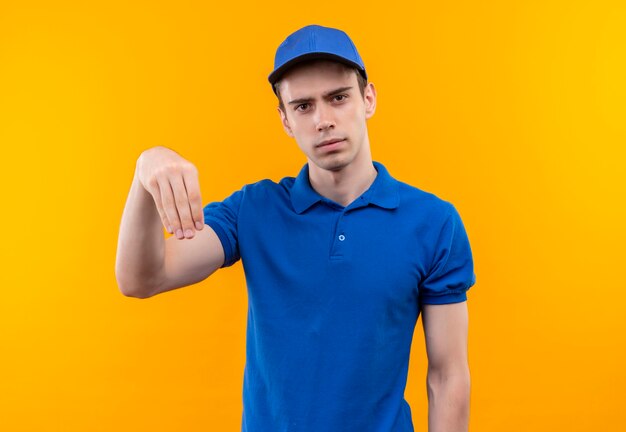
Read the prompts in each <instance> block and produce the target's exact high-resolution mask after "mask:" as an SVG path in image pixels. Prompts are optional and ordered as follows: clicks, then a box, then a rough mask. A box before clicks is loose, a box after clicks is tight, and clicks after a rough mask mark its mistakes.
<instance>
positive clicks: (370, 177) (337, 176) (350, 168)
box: [309, 152, 377, 207]
mask: <svg viewBox="0 0 626 432" xmlns="http://www.w3.org/2000/svg"><path fill="white" fill-rule="evenodd" d="M361 154H362V155H363V157H357V158H356V159H354V160H353V161H352V162H351V163H350V164H349V165H346V166H345V167H343V168H341V169H340V170H336V171H331V170H326V169H322V168H320V167H318V166H317V165H315V164H314V163H312V162H311V160H309V182H310V183H311V186H312V187H313V189H315V190H316V191H317V193H319V194H320V195H322V196H323V197H325V198H328V199H330V200H332V201H334V202H336V203H337V204H340V205H342V206H344V207H347V206H348V205H350V203H351V202H352V201H354V200H355V199H357V198H358V197H359V196H361V194H363V192H365V191H366V190H367V189H369V187H370V186H371V185H372V183H373V182H374V179H376V175H377V171H376V168H374V164H373V163H372V157H371V155H370V154H369V153H368V152H361Z"/></svg>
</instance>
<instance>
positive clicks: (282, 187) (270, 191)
mask: <svg viewBox="0 0 626 432" xmlns="http://www.w3.org/2000/svg"><path fill="white" fill-rule="evenodd" d="M294 182H295V177H283V178H281V179H280V180H279V181H275V180H273V179H270V178H264V179H261V180H257V181H255V182H252V183H247V184H245V185H244V186H243V187H242V188H241V190H240V191H239V192H240V193H242V198H243V199H244V200H245V201H254V202H259V201H262V202H265V203H268V202H269V201H271V200H274V199H277V198H280V197H283V198H284V197H286V196H288V195H289V191H290V189H291V188H292V187H293V184H294Z"/></svg>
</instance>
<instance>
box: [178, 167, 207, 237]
mask: <svg viewBox="0 0 626 432" xmlns="http://www.w3.org/2000/svg"><path fill="white" fill-rule="evenodd" d="M183 182H184V184H185V189H186V190H187V197H188V198H189V207H190V208H191V217H192V218H193V220H194V223H195V226H196V229H197V230H201V229H202V228H203V227H204V212H203V211H202V197H201V196H200V183H199V182H198V172H197V171H196V170H192V171H183Z"/></svg>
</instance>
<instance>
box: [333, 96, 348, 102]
mask: <svg viewBox="0 0 626 432" xmlns="http://www.w3.org/2000/svg"><path fill="white" fill-rule="evenodd" d="M346 97H347V96H346V95H335V96H333V99H335V100H336V101H337V102H341V101H343V100H345V99H346ZM337 98H339V99H337Z"/></svg>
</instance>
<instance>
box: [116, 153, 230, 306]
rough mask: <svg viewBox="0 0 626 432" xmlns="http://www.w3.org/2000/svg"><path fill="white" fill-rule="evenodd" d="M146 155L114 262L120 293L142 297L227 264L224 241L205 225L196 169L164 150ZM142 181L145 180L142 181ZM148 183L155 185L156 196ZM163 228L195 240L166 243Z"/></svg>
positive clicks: (194, 280)
mask: <svg viewBox="0 0 626 432" xmlns="http://www.w3.org/2000/svg"><path fill="white" fill-rule="evenodd" d="M144 153H145V155H144V154H142V157H140V159H139V160H138V166H137V170H136V171H135V176H134V178H133V182H132V185H131V188H130V192H129V195H128V198H127V201H126V206H125V208H124V213H123V215H122V221H121V224H120V232H119V238H118V244H117V256H116V263H115V276H116V279H117V283H118V287H119V289H120V291H121V292H122V294H124V295H126V296H129V297H137V298H147V297H151V296H154V295H157V294H159V293H162V292H165V291H169V290H173V289H175V288H180V287H183V286H187V285H192V284H194V283H197V282H200V281H202V280H204V279H206V278H207V277H208V276H210V275H211V274H212V273H213V272H215V271H216V270H217V269H219V268H220V267H221V266H222V264H223V263H224V250H223V248H222V244H221V242H220V240H219V238H218V237H217V235H216V234H215V231H213V229H212V228H211V227H210V226H208V225H205V224H204V223H203V216H202V207H201V198H200V191H199V186H198V182H197V172H196V171H195V167H192V166H191V165H190V164H189V163H188V161H185V160H184V159H182V158H180V156H178V155H177V154H175V153H174V152H173V151H171V150H169V149H165V148H162V147H159V148H155V149H151V150H150V151H149V153H148V152H144ZM146 172H148V173H149V174H146ZM153 172H154V173H155V174H151V173H153ZM140 177H144V178H145V179H146V180H144V182H142V181H141V180H140ZM157 179H158V180H157ZM167 179H172V180H167ZM183 179H184V181H185V182H186V183H185V184H183ZM170 182H171V183H172V186H170ZM144 183H145V184H149V185H150V189H151V192H149V191H148V190H147V189H146V187H144ZM166 186H167V188H170V187H171V189H169V191H170V192H171V193H170V195H166V194H163V193H159V187H160V188H161V190H164V189H166ZM155 196H156V197H158V198H155ZM162 197H164V198H162ZM157 199H158V205H157V203H156V201H157ZM158 206H160V208H159V207H158ZM177 208H178V209H181V208H184V209H185V211H182V210H177ZM194 220H195V221H199V222H201V225H199V226H200V227H201V228H202V229H200V230H197V229H194ZM164 224H165V225H168V226H171V227H172V231H173V232H176V230H177V229H178V228H180V229H182V230H183V231H185V230H191V232H192V236H191V238H189V237H182V238H180V239H179V238H177V237H176V236H172V237H170V238H168V239H167V240H165V238H164V236H163V226H164Z"/></svg>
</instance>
